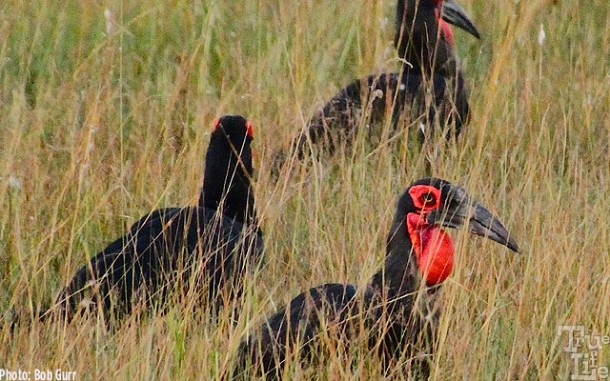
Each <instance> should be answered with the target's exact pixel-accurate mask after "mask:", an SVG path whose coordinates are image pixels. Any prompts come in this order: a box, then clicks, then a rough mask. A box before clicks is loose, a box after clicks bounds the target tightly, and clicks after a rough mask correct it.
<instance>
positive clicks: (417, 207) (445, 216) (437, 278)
mask: <svg viewBox="0 0 610 381" xmlns="http://www.w3.org/2000/svg"><path fill="white" fill-rule="evenodd" d="M422 200H423V201H422ZM462 225H468V227H469V231H470V232H471V233H473V234H477V235H481V236H485V237H487V238H490V239H492V240H494V241H496V242H499V243H501V244H503V245H506V246H507V247H508V248H510V249H511V250H513V251H517V250H518V247H517V244H516V242H515V241H514V239H513V238H512V237H510V234H509V233H508V231H507V230H506V228H504V226H503V225H502V224H501V223H500V222H499V221H498V220H497V219H496V218H494V217H493V216H492V215H491V214H490V213H489V212H488V211H487V210H486V209H485V208H484V207H482V206H481V205H480V204H478V203H476V202H474V201H473V200H472V199H471V198H470V197H469V196H468V195H467V193H466V191H465V190H464V189H462V188H460V187H457V186H455V185H452V184H450V183H448V182H446V181H444V180H440V179H435V178H430V179H422V180H419V181H417V182H416V183H414V184H412V185H411V186H410V187H409V188H407V190H406V191H405V192H404V194H403V195H402V196H401V197H400V199H399V201H398V206H397V210H396V214H395V217H394V222H393V223H392V227H391V229H390V233H389V236H388V240H387V256H386V260H385V265H384V266H383V268H382V269H381V270H379V271H378V272H377V273H376V274H375V275H374V276H373V279H372V280H371V282H370V284H369V285H368V286H367V287H366V288H364V289H358V287H357V286H353V285H344V284H335V283H330V284H324V285H321V286H318V287H314V288H312V289H310V290H309V291H307V292H304V293H302V294H300V295H298V296H297V297H296V298H294V299H293V300H292V301H291V302H290V304H289V305H288V306H286V307H284V308H281V309H280V310H279V311H278V312H277V313H275V314H274V315H272V316H271V317H269V318H268V319H267V320H266V322H265V323H264V324H263V325H262V326H261V327H260V329H258V330H257V331H256V332H255V333H254V334H252V335H250V336H249V337H248V338H247V339H246V340H244V341H243V342H242V343H241V345H240V348H239V354H238V356H239V358H238V364H237V367H236V369H235V370H234V373H233V376H234V378H236V379H241V378H246V377H251V376H256V375H261V374H265V375H266V376H268V377H270V378H281V374H282V371H283V366H284V364H285V360H286V357H287V356H290V355H291V354H292V353H295V351H296V350H297V349H298V351H299V353H300V356H301V358H302V359H313V358H315V357H316V352H315V350H316V345H318V344H319V343H320V342H321V340H322V338H327V337H331V338H332V337H334V338H335V339H337V340H338V341H340V342H341V343H342V345H344V347H345V348H347V349H348V350H349V347H350V340H351V339H353V338H354V336H356V337H359V338H362V337H364V339H365V343H367V345H368V347H369V350H370V351H371V352H377V353H378V355H379V356H380V358H381V360H382V367H383V368H384V370H385V371H389V370H390V369H391V368H392V367H391V365H392V364H400V361H401V360H404V359H407V360H409V359H410V360H412V364H404V363H403V364H402V365H405V366H410V367H411V369H413V372H414V373H416V372H419V374H421V375H424V376H425V375H427V374H428V372H429V362H428V361H427V360H429V359H431V356H432V355H433V353H434V343H435V341H436V338H435V335H434V334H435V327H436V324H437V320H438V317H439V313H440V310H439V303H438V301H437V299H438V298H437V296H438V291H439V290H440V288H441V284H442V282H443V281H444V279H445V278H446V277H447V276H448V275H449V274H450V272H451V268H452V264H453V244H452V242H451V239H450V238H449V236H448V235H446V234H445V233H444V232H443V231H442V230H441V229H440V227H441V226H444V227H452V228H456V227H459V226H462ZM414 240H415V241H414ZM363 330H364V332H363Z"/></svg>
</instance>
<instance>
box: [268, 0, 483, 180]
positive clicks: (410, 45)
mask: <svg viewBox="0 0 610 381" xmlns="http://www.w3.org/2000/svg"><path fill="white" fill-rule="evenodd" d="M449 23H450V24H453V25H455V26H458V27H460V28H462V29H464V30H466V31H467V32H468V33H470V34H472V35H474V36H475V37H477V38H479V32H478V31H477V29H476V28H475V26H474V25H473V23H472V22H471V21H470V19H469V18H468V16H467V15H466V13H465V12H464V11H463V10H462V9H461V8H460V7H459V6H458V5H457V4H456V3H455V2H454V1H453V0H444V1H443V0H399V1H398V5H397V7H396V32H395V38H394V43H395V45H396V48H397V50H398V54H399V58H400V60H401V62H402V64H401V70H400V72H394V73H383V74H375V75H370V76H368V77H366V78H361V79H358V80H355V81H354V82H352V83H350V84H349V85H348V86H347V87H345V88H343V89H342V90H341V91H339V93H338V94H337V95H335V96H334V97H333V98H332V99H331V100H330V101H329V102H328V103H326V105H325V106H324V107H323V108H322V110H321V111H320V112H319V113H318V114H316V115H315V116H314V117H313V118H312V119H311V120H310V121H309V123H308V124H307V126H306V128H305V129H304V130H303V131H302V132H301V134H300V135H299V136H298V137H296V138H295V139H294V140H293V141H292V144H291V151H292V152H294V153H295V154H296V155H297V157H298V158H299V159H302V158H303V157H304V156H305V155H306V154H307V153H308V152H310V151H311V150H313V153H314V155H317V154H319V153H320V151H326V152H328V153H332V152H334V151H335V149H336V148H337V146H338V145H339V144H340V143H341V142H349V141H350V140H351V139H352V138H353V136H354V134H355V133H356V131H357V127H358V126H359V124H360V122H361V118H362V117H363V116H364V115H367V116H368V118H369V119H368V122H369V123H370V125H374V124H379V123H381V122H382V121H383V120H384V118H385V117H386V116H389V117H390V118H391V121H392V127H393V129H394V130H396V128H397V126H398V123H399V120H400V117H401V116H404V117H405V118H406V119H407V120H408V122H418V124H419V125H420V126H424V127H426V126H433V125H434V124H439V125H440V126H448V125H453V126H454V128H455V132H454V133H453V134H454V135H455V136H457V135H458V134H459V133H460V131H461V128H462V124H463V123H465V122H466V121H467V119H468V113H469V106H468V92H467V89H466V86H465V84H464V77H463V74H462V71H461V70H460V68H459V65H458V62H457V59H456V57H455V47H454V38H453V31H452V29H451V27H450V26H449ZM367 105H368V106H367ZM369 132H370V131H369ZM450 133H451V132H450V131H447V134H450ZM421 137H422V138H423V137H424V134H423V131H422V134H421ZM286 159H287V158H286V153H285V152H283V151H280V153H278V154H277V156H276V158H275V163H274V165H275V168H274V170H275V171H278V170H279V169H280V168H281V166H282V165H283V164H284V161H285V160H286Z"/></svg>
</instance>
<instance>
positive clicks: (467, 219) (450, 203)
mask: <svg viewBox="0 0 610 381" xmlns="http://www.w3.org/2000/svg"><path fill="white" fill-rule="evenodd" d="M444 188H448V189H447V190H448V192H446V195H443V199H444V201H443V204H444V208H439V209H436V210H434V211H432V212H430V214H428V217H427V221H428V223H429V224H435V225H441V226H444V227H448V228H459V227H462V226H464V225H466V224H468V231H469V232H470V233H472V234H475V235H479V236H482V237H485V238H489V239H491V240H492V241H495V242H497V243H499V244H501V245H504V246H506V247H508V248H509V249H510V250H512V251H514V252H515V253H518V252H519V245H517V242H516V241H515V239H514V238H513V237H512V236H511V234H510V233H509V232H508V230H507V229H506V228H505V227H504V225H503V224H502V223H501V222H500V221H499V220H498V219H497V218H495V217H494V216H493V215H492V214H491V213H490V212H489V211H488V210H487V209H485V207H483V206H482V205H481V204H479V203H478V202H474V201H472V200H471V198H470V197H469V196H468V194H467V193H466V191H465V190H464V189H463V188H460V187H457V186H449V187H444ZM443 193H445V189H443Z"/></svg>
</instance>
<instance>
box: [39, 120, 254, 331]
mask: <svg viewBox="0 0 610 381" xmlns="http://www.w3.org/2000/svg"><path fill="white" fill-rule="evenodd" d="M253 138H254V130H253V126H252V124H251V122H249V121H248V120H246V119H245V118H244V117H243V116H240V115H225V116H223V117H221V118H219V119H217V120H216V121H215V122H214V127H213V131H212V134H211V137H210V143H209V146H208V150H207V154H206V158H205V171H204V180H203V187H202V188H201V194H200V196H199V201H198V204H197V205H193V206H187V207H182V208H178V207H174V208H164V209H159V210H155V211H153V212H151V213H149V214H147V215H145V216H143V217H142V218H140V219H139V220H138V221H136V222H135V223H134V224H133V225H132V226H131V228H130V229H129V231H128V232H127V233H126V234H125V235H123V236H121V237H119V238H118V239H116V240H115V241H113V242H112V243H110V244H109V245H108V246H107V247H106V248H105V249H104V250H102V251H101V252H99V253H98V254H97V255H95V256H93V257H92V258H91V259H90V260H89V261H88V263H86V264H85V265H83V266H82V267H80V268H79V269H78V270H77V271H76V273H75V274H74V276H73V277H72V278H71V279H70V281H69V282H68V284H67V285H66V286H65V287H64V288H63V289H62V290H61V291H60V292H59V294H58V296H57V298H56V299H55V303H54V305H52V306H51V307H50V308H48V309H46V310H43V311H41V313H40V318H41V320H45V319H47V318H48V317H50V316H55V317H57V316H59V317H61V318H62V319H68V320H71V319H72V318H73V317H74V316H75V315H76V314H77V313H78V312H79V311H80V312H84V311H99V310H101V311H102V312H103V313H104V314H105V315H106V316H107V317H108V318H111V317H112V318H120V317H122V316H125V315H127V314H130V313H131V312H132V310H133V307H134V305H137V304H138V303H141V305H144V306H145V307H147V308H148V307H151V306H153V305H157V306H161V307H163V308H165V307H167V305H168V299H169V298H170V296H171V295H172V294H171V293H172V292H174V291H176V292H177V293H178V295H193V296H194V297H195V298H196V299H195V300H197V301H198V302H197V303H195V304H196V305H197V306H200V303H199V302H201V303H202V304H204V305H207V306H206V307H213V308H215V309H218V308H221V307H222V306H223V305H226V303H228V302H230V301H231V300H234V299H235V298H237V297H239V295H240V293H241V288H242V286H243V280H244V279H243V278H244V277H245V276H246V275H247V274H248V272H249V271H250V270H252V269H253V267H255V266H256V265H257V264H259V262H260V260H261V258H262V251H263V235H262V232H261V229H260V227H259V221H258V217H257V213H256V208H255V202H254V191H253V188H252V184H251V180H252V176H253V172H254V170H253V164H252V148H251V143H252V141H253Z"/></svg>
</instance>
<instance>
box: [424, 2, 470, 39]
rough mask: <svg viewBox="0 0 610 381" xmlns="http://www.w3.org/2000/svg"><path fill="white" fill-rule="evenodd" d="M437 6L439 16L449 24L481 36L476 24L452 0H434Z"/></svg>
mask: <svg viewBox="0 0 610 381" xmlns="http://www.w3.org/2000/svg"><path fill="white" fill-rule="evenodd" d="M435 3H436V6H437V8H439V7H440V9H441V12H440V15H441V18H442V19H443V20H445V21H447V22H448V23H449V24H451V25H455V26H457V27H458V28H460V29H462V30H464V31H466V32H468V33H470V34H471V35H473V36H475V37H476V38H481V35H480V34H479V31H478V30H477V28H476V26H474V23H473V22H472V20H471V19H470V17H469V16H468V15H467V14H466V12H465V11H464V10H463V9H462V7H460V6H459V5H458V4H457V3H456V2H455V1H453V0H444V1H443V0H435Z"/></svg>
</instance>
